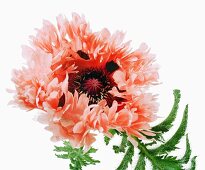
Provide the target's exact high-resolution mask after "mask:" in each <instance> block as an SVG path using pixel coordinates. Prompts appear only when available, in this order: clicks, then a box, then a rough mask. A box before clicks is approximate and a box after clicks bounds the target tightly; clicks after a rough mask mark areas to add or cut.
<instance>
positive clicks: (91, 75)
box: [59, 50, 124, 106]
mask: <svg viewBox="0 0 205 170" xmlns="http://www.w3.org/2000/svg"><path fill="white" fill-rule="evenodd" d="M77 54H78V55H79V56H80V57H81V58H82V59H84V60H89V59H90V58H89V56H88V54H86V53H85V52H83V51H81V50H79V51H77ZM118 68H119V66H118V65H117V64H116V63H115V62H114V61H109V62H107V63H106V65H105V66H104V68H87V69H84V70H80V71H79V72H78V73H71V74H69V80H68V90H69V91H70V92H71V93H74V92H75V91H77V92H78V93H79V94H83V93H84V94H86V95H87V96H88V97H89V104H96V103H98V102H99V101H100V100H102V99H105V100H106V101H107V104H108V106H111V105H112V102H113V101H114V100H117V101H118V102H122V101H124V99H123V98H119V97H114V96H113V95H111V94H110V93H109V91H110V90H111V89H112V88H113V87H114V86H117V85H116V83H115V82H114V80H113V78H112V73H113V72H114V71H116V70H117V69H118ZM64 100H65V96H62V97H61V99H60V101H59V106H63V105H64V103H63V102H64Z"/></svg>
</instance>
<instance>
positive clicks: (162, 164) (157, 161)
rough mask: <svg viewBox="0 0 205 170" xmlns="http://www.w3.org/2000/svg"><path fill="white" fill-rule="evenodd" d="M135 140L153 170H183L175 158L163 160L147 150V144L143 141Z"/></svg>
mask: <svg viewBox="0 0 205 170" xmlns="http://www.w3.org/2000/svg"><path fill="white" fill-rule="evenodd" d="M133 138H134V139H135V140H136V141H137V142H138V148H139V150H140V151H141V152H142V153H144V155H145V156H146V158H147V159H148V160H149V161H150V162H151V164H152V166H153V170H165V169H166V170H181V168H182V166H181V164H179V162H178V161H177V160H176V159H175V158H174V157H166V158H162V157H160V156H156V155H155V154H154V153H153V152H150V150H148V149H147V148H146V146H145V144H143V143H142V141H141V140H139V139H138V138H137V137H134V136H133Z"/></svg>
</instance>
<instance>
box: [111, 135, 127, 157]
mask: <svg viewBox="0 0 205 170" xmlns="http://www.w3.org/2000/svg"><path fill="white" fill-rule="evenodd" d="M120 135H121V136H122V140H121V143H120V145H119V146H117V145H114V146H113V150H114V152H115V153H120V152H123V153H125V149H126V147H127V142H128V140H127V135H126V134H124V133H121V134H120Z"/></svg>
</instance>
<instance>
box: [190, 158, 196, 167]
mask: <svg viewBox="0 0 205 170" xmlns="http://www.w3.org/2000/svg"><path fill="white" fill-rule="evenodd" d="M195 169H196V156H194V157H193V158H192V159H191V168H190V169H189V170H195Z"/></svg>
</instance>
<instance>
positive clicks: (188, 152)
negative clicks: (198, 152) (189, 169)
mask: <svg viewBox="0 0 205 170" xmlns="http://www.w3.org/2000/svg"><path fill="white" fill-rule="evenodd" d="M190 156H191V146H190V143H189V138H188V134H187V135H186V151H185V154H184V156H183V158H182V159H181V160H180V161H181V162H182V163H185V164H186V163H187V162H188V161H189V159H190Z"/></svg>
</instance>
